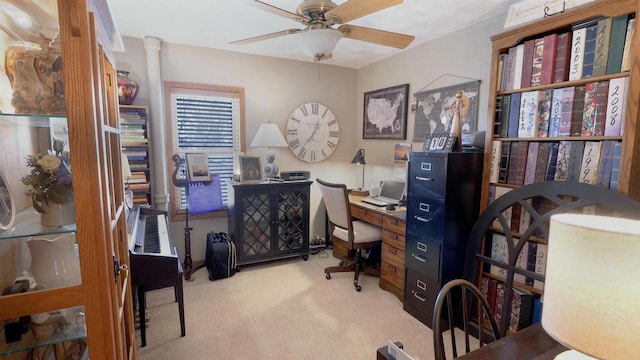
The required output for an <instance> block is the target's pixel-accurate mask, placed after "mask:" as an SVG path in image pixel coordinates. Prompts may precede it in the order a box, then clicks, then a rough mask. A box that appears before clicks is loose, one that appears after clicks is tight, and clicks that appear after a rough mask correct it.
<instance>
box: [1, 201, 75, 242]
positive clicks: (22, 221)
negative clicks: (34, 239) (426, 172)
mask: <svg viewBox="0 0 640 360" xmlns="http://www.w3.org/2000/svg"><path fill="white" fill-rule="evenodd" d="M72 232H76V224H71V225H65V226H60V227H51V226H42V225H40V214H39V213H38V212H37V211H35V210H34V209H33V208H32V207H28V208H26V209H25V210H22V211H20V212H19V213H18V214H16V221H15V225H13V226H12V227H11V229H9V230H7V231H4V232H0V241H2V240H5V239H16V238H23V237H31V236H38V235H55V234H67V233H72Z"/></svg>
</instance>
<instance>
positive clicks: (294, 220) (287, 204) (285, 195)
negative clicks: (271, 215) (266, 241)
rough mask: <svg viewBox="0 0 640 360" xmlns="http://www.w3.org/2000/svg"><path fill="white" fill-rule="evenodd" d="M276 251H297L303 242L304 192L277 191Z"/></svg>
mask: <svg viewBox="0 0 640 360" xmlns="http://www.w3.org/2000/svg"><path fill="white" fill-rule="evenodd" d="M277 196H278V214H277V216H278V221H277V224H278V227H277V232H278V236H277V239H278V243H277V246H278V248H277V250H278V253H280V254H282V253H287V252H291V251H299V250H300V249H301V248H302V247H303V244H304V233H305V230H306V226H305V224H306V221H305V219H306V217H305V214H304V211H305V206H304V204H305V196H306V194H305V192H303V191H302V190H299V191H283V192H278V194H277Z"/></svg>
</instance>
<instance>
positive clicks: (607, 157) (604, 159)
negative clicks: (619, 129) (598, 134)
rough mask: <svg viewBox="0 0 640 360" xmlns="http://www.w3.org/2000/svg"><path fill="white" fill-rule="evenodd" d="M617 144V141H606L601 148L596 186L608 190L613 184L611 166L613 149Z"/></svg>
mask: <svg viewBox="0 0 640 360" xmlns="http://www.w3.org/2000/svg"><path fill="white" fill-rule="evenodd" d="M615 143H616V141H615V140H605V141H603V142H602V146H601V147H600V161H599V162H598V174H597V176H596V185H598V186H602V187H604V188H607V189H608V188H609V184H610V183H611V165H612V164H613V147H614V146H615Z"/></svg>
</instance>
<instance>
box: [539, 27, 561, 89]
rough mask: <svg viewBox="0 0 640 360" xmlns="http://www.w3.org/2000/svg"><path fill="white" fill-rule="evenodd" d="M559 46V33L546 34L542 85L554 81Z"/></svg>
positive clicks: (543, 51) (541, 74) (541, 75)
mask: <svg viewBox="0 0 640 360" xmlns="http://www.w3.org/2000/svg"><path fill="white" fill-rule="evenodd" d="M557 48H558V34H549V35H546V36H545V37H544V44H543V50H542V72H541V73H540V85H548V84H551V83H552V82H553V77H554V75H555V65H556V63H555V60H556V51H557Z"/></svg>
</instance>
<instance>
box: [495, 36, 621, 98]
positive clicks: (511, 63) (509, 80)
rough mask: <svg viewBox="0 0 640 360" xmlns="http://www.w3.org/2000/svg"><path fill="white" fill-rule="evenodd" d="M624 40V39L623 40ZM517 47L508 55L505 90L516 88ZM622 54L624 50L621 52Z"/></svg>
mask: <svg viewBox="0 0 640 360" xmlns="http://www.w3.org/2000/svg"><path fill="white" fill-rule="evenodd" d="M623 41H624V40H623ZM516 52H517V50H516V47H515V46H514V47H511V48H509V53H508V56H507V64H506V68H505V71H506V74H507V76H506V80H505V90H507V91H508V90H514V88H513V84H514V81H515V77H516ZM621 54H622V52H621ZM620 61H622V56H621V57H620Z"/></svg>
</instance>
